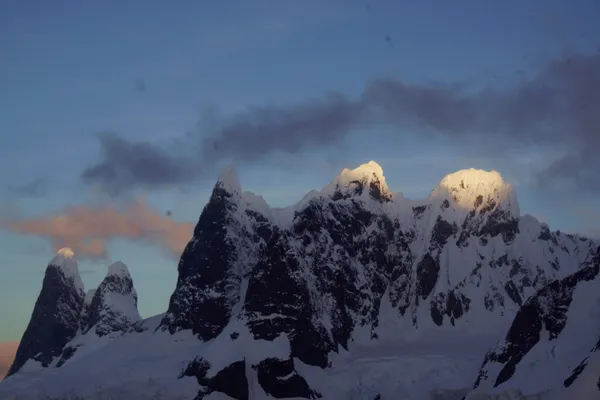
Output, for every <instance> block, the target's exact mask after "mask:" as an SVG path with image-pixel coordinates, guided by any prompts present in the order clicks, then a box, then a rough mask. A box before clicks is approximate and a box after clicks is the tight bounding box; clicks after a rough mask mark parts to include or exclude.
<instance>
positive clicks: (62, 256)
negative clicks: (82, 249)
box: [48, 247, 83, 292]
mask: <svg viewBox="0 0 600 400" xmlns="http://www.w3.org/2000/svg"><path fill="white" fill-rule="evenodd" d="M48 265H53V266H55V267H57V268H58V269H60V270H61V271H62V273H63V274H64V276H65V278H70V279H72V281H73V284H74V285H75V287H77V289H79V290H81V291H82V292H83V281H82V280H81V276H80V275H79V268H78V266H77V259H75V253H74V252H73V250H71V249H70V248H68V247H64V248H62V249H60V250H58V252H57V253H56V255H55V256H54V258H53V259H52V260H51V261H50V262H49V263H48Z"/></svg>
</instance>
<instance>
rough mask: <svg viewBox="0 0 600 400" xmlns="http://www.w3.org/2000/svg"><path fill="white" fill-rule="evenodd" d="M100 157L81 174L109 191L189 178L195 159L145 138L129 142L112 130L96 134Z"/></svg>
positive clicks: (185, 180) (192, 176)
mask: <svg viewBox="0 0 600 400" xmlns="http://www.w3.org/2000/svg"><path fill="white" fill-rule="evenodd" d="M98 139H99V141H100V147H101V149H102V161H101V162H99V163H97V164H95V165H93V166H91V167H89V168H86V169H85V170H84V171H83V173H82V174H81V177H82V178H83V180H84V181H85V182H87V183H91V184H98V185H100V186H101V187H102V188H103V189H104V190H105V191H106V192H107V193H109V194H113V195H115V194H119V193H121V192H123V191H125V190H126V189H127V188H131V187H142V188H144V187H156V186H166V185H174V184H179V183H185V182H189V181H190V180H192V179H193V178H194V177H195V174H196V173H197V171H196V169H195V168H196V164H197V162H196V161H194V160H193V159H190V158H185V157H182V158H181V159H178V157H177V155H176V154H170V153H168V152H167V151H165V150H163V149H161V148H159V147H157V146H155V145H153V144H150V143H145V142H136V143H134V142H130V141H128V140H126V139H123V138H121V137H119V136H117V135H115V134H112V133H102V134H99V135H98Z"/></svg>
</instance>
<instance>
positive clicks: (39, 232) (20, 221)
mask: <svg viewBox="0 0 600 400" xmlns="http://www.w3.org/2000/svg"><path fill="white" fill-rule="evenodd" d="M0 227H2V228H4V229H8V230H10V231H12V232H14V233H17V234H21V235H32V236H37V237H41V238H44V239H47V240H48V241H49V242H50V244H51V245H52V246H53V247H54V249H55V250H57V249H59V248H61V247H65V246H68V247H71V248H72V249H73V250H74V251H75V254H76V255H77V256H78V257H79V258H93V259H102V258H106V257H107V256H108V253H107V247H106V245H107V242H108V241H110V240H111V239H117V238H121V239H128V240H137V241H142V242H146V243H150V244H152V245H156V246H159V247H160V248H162V249H164V250H165V251H166V252H168V253H169V254H171V255H173V256H174V257H179V256H180V255H181V253H182V251H183V249H184V248H185V246H186V245H187V243H188V241H189V240H190V238H191V237H192V231H193V224H192V223H188V222H177V221H174V220H173V219H171V218H168V217H166V216H164V215H162V214H158V213H156V212H154V211H152V210H151V209H150V208H149V207H148V206H147V205H146V204H145V203H144V201H142V200H138V201H135V202H132V203H130V204H128V205H126V206H124V207H121V208H118V207H106V206H98V207H96V206H77V207H67V208H65V209H64V210H62V211H60V212H57V213H54V214H50V215H42V216H39V217H29V218H15V219H12V220H5V221H2V222H0Z"/></svg>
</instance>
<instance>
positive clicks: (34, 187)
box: [7, 179, 47, 197]
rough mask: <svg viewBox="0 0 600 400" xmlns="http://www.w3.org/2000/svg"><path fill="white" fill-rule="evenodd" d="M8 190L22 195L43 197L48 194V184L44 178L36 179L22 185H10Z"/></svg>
mask: <svg viewBox="0 0 600 400" xmlns="http://www.w3.org/2000/svg"><path fill="white" fill-rule="evenodd" d="M7 188H8V190H9V191H10V192H12V193H14V194H16V195H17V196H21V197H42V196H43V195H44V194H46V190H47V184H46V181H45V180H43V179H36V180H34V181H32V182H29V183H25V184H22V185H15V186H8V187H7Z"/></svg>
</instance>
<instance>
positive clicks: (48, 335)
mask: <svg viewBox="0 0 600 400" xmlns="http://www.w3.org/2000/svg"><path fill="white" fill-rule="evenodd" d="M83 298H84V294H83V290H82V289H81V288H78V287H77V286H76V285H75V284H74V282H73V281H72V279H71V278H69V277H67V276H65V274H64V272H63V270H62V269H61V268H60V267H58V266H56V265H48V268H46V274H45V276H44V282H43V284H42V290H41V291H40V294H39V296H38V299H37V301H36V303H35V306H34V309H33V313H32V315H31V319H30V321H29V324H28V325H27V329H26V330H25V333H24V334H23V337H22V339H21V342H20V344H19V347H18V349H17V354H16V356H15V360H14V362H13V364H12V366H11V367H10V369H9V371H8V373H7V375H6V376H7V377H8V376H10V375H13V374H14V373H16V372H17V371H19V370H20V369H21V368H22V367H23V365H24V364H25V363H26V362H27V361H28V360H34V361H37V362H39V363H41V365H42V366H43V367H48V366H50V364H51V363H52V362H53V361H54V359H55V358H56V357H58V356H60V355H61V353H62V351H63V348H64V346H65V345H66V344H67V343H68V342H69V341H70V340H71V339H72V338H73V337H75V335H76V334H77V330H78V329H79V314H80V312H81V307H82V305H83Z"/></svg>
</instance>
